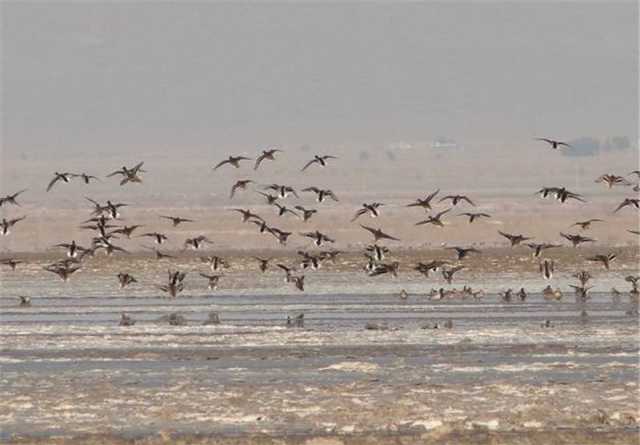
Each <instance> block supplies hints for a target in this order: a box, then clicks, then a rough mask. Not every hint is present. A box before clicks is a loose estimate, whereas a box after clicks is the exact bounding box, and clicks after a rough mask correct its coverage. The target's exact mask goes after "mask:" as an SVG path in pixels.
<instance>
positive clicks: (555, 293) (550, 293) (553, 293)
mask: <svg viewBox="0 0 640 445" xmlns="http://www.w3.org/2000/svg"><path fill="white" fill-rule="evenodd" d="M542 296H543V297H544V299H545V300H556V301H559V300H561V299H562V292H561V291H560V289H553V288H552V287H551V285H548V286H547V287H545V288H544V289H543V290H542Z"/></svg>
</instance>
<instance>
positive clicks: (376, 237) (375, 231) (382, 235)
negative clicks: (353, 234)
mask: <svg viewBox="0 0 640 445" xmlns="http://www.w3.org/2000/svg"><path fill="white" fill-rule="evenodd" d="M360 227H362V228H363V229H364V230H366V231H368V232H369V233H371V235H373V238H374V241H373V242H374V243H377V242H378V241H380V240H381V239H388V240H392V241H400V240H399V239H398V238H396V237H393V236H391V235H388V234H386V233H384V232H383V231H382V229H374V228H373V227H367V226H363V225H362V224H360Z"/></svg>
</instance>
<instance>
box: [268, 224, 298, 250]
mask: <svg viewBox="0 0 640 445" xmlns="http://www.w3.org/2000/svg"><path fill="white" fill-rule="evenodd" d="M267 231H268V232H269V233H270V234H272V235H273V236H275V237H276V239H277V240H278V242H279V243H280V244H281V245H283V246H284V245H286V244H287V240H288V239H289V237H290V236H291V234H292V233H293V232H285V231H284V230H280V229H278V228H276V227H269V228H268V229H267Z"/></svg>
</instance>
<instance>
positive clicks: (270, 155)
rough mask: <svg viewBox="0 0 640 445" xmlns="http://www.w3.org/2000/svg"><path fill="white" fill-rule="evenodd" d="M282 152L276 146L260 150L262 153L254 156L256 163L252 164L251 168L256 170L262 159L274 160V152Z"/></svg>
mask: <svg viewBox="0 0 640 445" xmlns="http://www.w3.org/2000/svg"><path fill="white" fill-rule="evenodd" d="M282 152H283V151H282V150H280V149H278V148H270V149H266V150H262V154H261V155H260V156H258V157H257V158H256V163H255V165H254V166H253V169H254V170H258V167H260V164H261V163H262V161H264V160H269V161H275V159H276V157H275V154H276V153H282Z"/></svg>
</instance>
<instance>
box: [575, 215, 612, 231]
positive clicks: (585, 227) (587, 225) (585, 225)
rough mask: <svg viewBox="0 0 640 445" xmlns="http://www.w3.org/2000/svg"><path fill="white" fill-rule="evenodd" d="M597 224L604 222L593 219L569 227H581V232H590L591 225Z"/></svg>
mask: <svg viewBox="0 0 640 445" xmlns="http://www.w3.org/2000/svg"><path fill="white" fill-rule="evenodd" d="M595 222H604V220H602V219H598V218H591V219H588V220H586V221H578V222H576V223H573V224H571V225H570V226H569V227H573V226H580V229H581V230H589V229H590V228H591V224H593V223H595Z"/></svg>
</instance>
